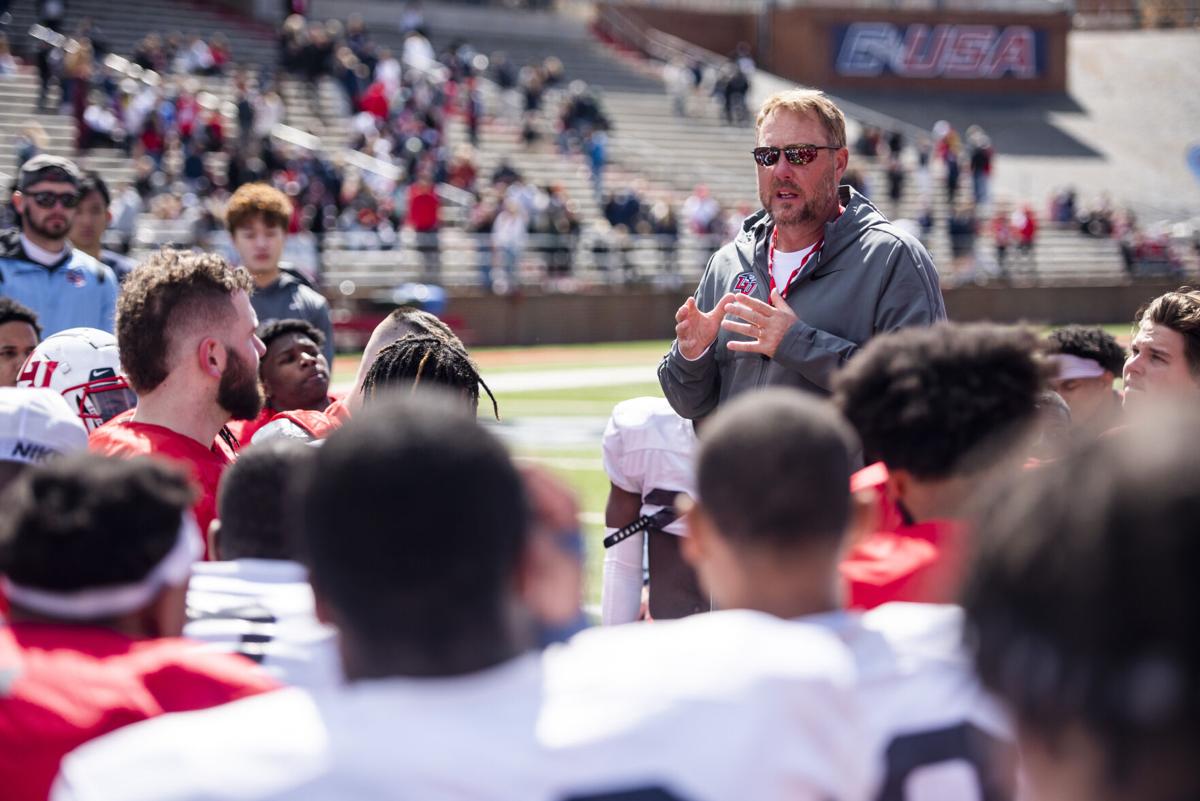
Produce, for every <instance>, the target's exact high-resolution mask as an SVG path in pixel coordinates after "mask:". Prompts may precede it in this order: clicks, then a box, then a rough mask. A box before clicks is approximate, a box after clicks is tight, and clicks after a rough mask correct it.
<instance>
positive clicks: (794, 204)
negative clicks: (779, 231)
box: [758, 169, 837, 226]
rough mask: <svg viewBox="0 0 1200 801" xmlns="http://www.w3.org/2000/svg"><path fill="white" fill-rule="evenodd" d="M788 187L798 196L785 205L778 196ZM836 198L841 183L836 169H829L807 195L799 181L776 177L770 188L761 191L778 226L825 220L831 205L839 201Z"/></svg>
mask: <svg viewBox="0 0 1200 801" xmlns="http://www.w3.org/2000/svg"><path fill="white" fill-rule="evenodd" d="M785 189H786V190H787V191H789V192H792V193H794V194H795V195H796V199H795V200H792V201H788V205H787V206H785V205H784V201H782V200H780V199H779V198H777V197H775V195H776V193H777V192H779V191H781V190H785ZM836 198H837V185H836V182H835V180H834V174H833V170H832V169H827V170H826V171H825V173H824V175H822V176H821V182H820V183H819V184H818V185H817V186H816V188H815V189H814V191H813V192H812V193H811V194H809V195H808V196H807V197H805V194H804V190H803V189H801V188H800V187H799V186H797V185H796V184H793V183H790V182H787V181H774V180H772V181H771V185H770V187H769V188H768V191H766V192H761V191H760V192H759V198H758V199H759V201H760V202H761V203H762V206H763V208H764V209H766V210H767V211H768V212H770V214H771V219H773V220H774V221H775V224H776V225H782V226H792V225H804V224H806V223H811V222H820V221H824V219H825V218H826V217H827V216H828V214H829V206H830V204H831V203H836V202H837V200H836Z"/></svg>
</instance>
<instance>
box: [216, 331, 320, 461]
mask: <svg viewBox="0 0 1200 801" xmlns="http://www.w3.org/2000/svg"><path fill="white" fill-rule="evenodd" d="M258 338H259V339H260V340H262V343H263V347H264V348H266V352H265V353H263V357H262V360H261V361H260V362H259V365H258V377H259V381H260V382H261V383H262V389H263V408H262V411H261V412H259V414H258V417H256V418H254V419H253V420H233V421H230V423H229V430H230V431H232V432H233V435H234V436H235V437H237V440H238V442H239V443H241V444H242V445H243V446H245V445H249V444H250V440H251V438H252V437H253V436H254V434H255V432H257V431H258V430H259V429H260V428H262V427H263V426H264V425H266V424H267V423H268V422H270V420H271V418H273V417H274V416H275V415H277V414H279V413H280V412H290V411H309V412H324V411H325V409H326V408H327V407H328V406H329V404H331V403H333V398H331V397H329V362H328V361H326V359H325V354H324V352H323V351H322V349H321V346H322V344H323V343H324V342H325V335H324V334H322V333H321V332H320V330H318V329H317V328H316V326H314V325H312V324H311V323H308V322H305V321H304V320H275V321H273V322H270V323H267V324H266V325H264V326H260V328H259V331H258Z"/></svg>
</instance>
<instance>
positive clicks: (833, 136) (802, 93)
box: [754, 89, 846, 147]
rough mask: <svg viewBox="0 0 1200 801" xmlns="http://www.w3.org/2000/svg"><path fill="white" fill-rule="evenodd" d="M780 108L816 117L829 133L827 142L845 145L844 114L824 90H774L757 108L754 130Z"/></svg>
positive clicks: (758, 128)
mask: <svg viewBox="0 0 1200 801" xmlns="http://www.w3.org/2000/svg"><path fill="white" fill-rule="evenodd" d="M780 110H783V111H790V112H792V113H793V114H799V115H800V116H804V117H816V118H817V120H818V121H819V122H820V123H821V124H822V125H823V126H825V130H826V131H827V132H828V133H829V139H830V141H829V144H831V145H836V146H837V147H845V146H846V116H845V115H844V114H842V110H841V109H840V108H838V107H837V106H836V105H834V103H833V101H832V100H830V99H829V98H828V97H826V96H825V93H824V92H821V91H819V90H817V89H785V90H784V91H782V92H776V93H775V94H773V95H771V96H770V97H768V98H767V99H766V101H764V102H763V104H762V108H760V109H759V110H758V117H757V118H755V120H754V132H755V133H758V132H759V131H760V130H762V126H763V123H764V122H766V119H767V117H769V116H770V115H771V114H772V113H774V112H776V111H780ZM813 144H820V143H819V142H814V143H813Z"/></svg>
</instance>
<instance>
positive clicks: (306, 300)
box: [250, 270, 333, 371]
mask: <svg viewBox="0 0 1200 801" xmlns="http://www.w3.org/2000/svg"><path fill="white" fill-rule="evenodd" d="M250 305H251V306H253V307H254V313H255V314H257V315H258V324H259V325H260V326H261V325H264V324H266V323H269V322H272V321H274V320H290V319H298V320H305V321H307V322H310V323H312V324H313V325H315V326H316V327H317V328H318V329H320V331H321V333H322V334H324V335H325V358H326V360H328V362H329V369H330V370H331V371H332V370H333V323H332V322H331V321H330V319H329V301H327V300H325V296H324V295H322V294H321V293H320V292H318V291H317V290H315V289H313V288H312V287H310V286H308V284H306V283H305V282H304V281H302V280H300V279H299V278H297V277H296V276H295V275H294V274H293V273H291V272H289V271H287V270H283V271H282V272H280V273H279V278H277V279H276V280H275V281H274V282H273V283H271V284H270V285H269V286H267V287H264V288H262V289H257V288H256V289H255V290H254V292H253V294H251V295H250Z"/></svg>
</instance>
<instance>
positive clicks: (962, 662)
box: [801, 603, 1014, 801]
mask: <svg viewBox="0 0 1200 801" xmlns="http://www.w3.org/2000/svg"><path fill="white" fill-rule="evenodd" d="M962 618H963V615H962V609H960V608H959V607H957V606H942V605H932V604H910V603H889V604H884V605H882V606H879V607H876V608H875V609H873V610H871V611H869V612H866V613H855V612H834V613H830V614H827V615H812V616H809V617H805V618H801V622H803V623H805V624H808V625H813V624H816V625H819V626H823V627H825V628H826V629H827V630H829V631H830V632H832V633H834V634H836V635H837V636H838V637H840V638H841V640H842V641H843V642H844V643H845V644H846V645H847V646H848V647H849V648H850V650H851V652H852V653H853V654H854V660H855V664H856V667H857V672H858V692H859V693H860V697H859V700H860V702H861V704H860V707H861V709H862V711H863V714H864V716H865V717H864V725H865V726H866V727H867V729H868V730H869V732H870V734H869V737H870V743H871V746H870V749H869V751H870V753H871V754H872V760H873V764H872V766H871V768H870V772H869V776H870V778H869V779H868V783H867V786H868V798H871V799H895V801H945V799H954V801H983V799H985V798H988V797H992V798H995V797H998V796H996V795H993V796H985V795H984V793H983V789H982V787H981V785H980V780H981V777H983V776H986V775H987V772H986V770H985V769H984V761H983V760H982V759H981V757H980V756H979V754H980V753H981V752H985V751H988V750H990V749H993V748H994V749H997V750H999V751H1002V750H1003V749H1004V748H1005V747H1007V746H1008V745H1010V744H1012V743H1013V740H1014V735H1013V730H1012V726H1011V723H1010V721H1009V720H1008V719H1007V717H1006V715H1005V714H1004V712H1003V711H1002V710H1001V708H1000V707H999V705H998V704H996V703H995V701H994V700H992V699H991V697H990V696H988V695H987V694H986V693H985V692H984V690H983V689H982V687H981V686H980V685H979V683H978V682H977V680H976V679H975V675H974V673H973V671H972V669H971V666H970V663H969V660H968V658H967V655H966V653H965V651H964V649H963V646H962ZM864 742H865V741H864ZM992 767H995V766H994V765H993V766H992ZM1009 789H1010V790H1011V788H1009Z"/></svg>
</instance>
